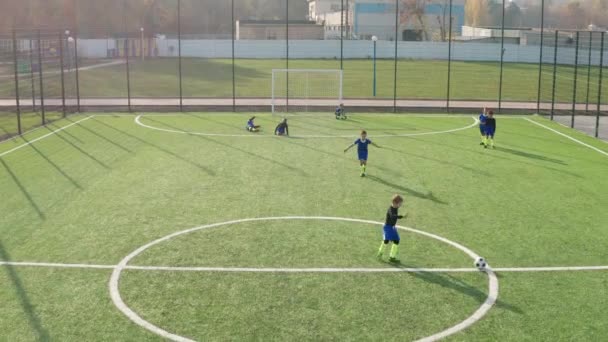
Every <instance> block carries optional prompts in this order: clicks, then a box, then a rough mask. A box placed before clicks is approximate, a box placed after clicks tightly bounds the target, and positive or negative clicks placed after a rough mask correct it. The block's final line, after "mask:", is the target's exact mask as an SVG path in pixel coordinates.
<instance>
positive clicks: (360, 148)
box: [344, 131, 380, 177]
mask: <svg viewBox="0 0 608 342" xmlns="http://www.w3.org/2000/svg"><path fill="white" fill-rule="evenodd" d="M355 145H357V154H358V157H359V164H360V165H361V177H365V172H366V170H367V147H368V146H369V145H374V146H376V147H377V148H380V146H378V145H376V144H374V143H373V142H372V141H371V140H369V139H367V132H366V131H361V138H359V139H357V140H355V142H354V143H352V144H351V145H350V146H348V147H347V148H346V149H345V150H344V153H346V152H348V150H350V149H351V148H352V147H353V146H355Z"/></svg>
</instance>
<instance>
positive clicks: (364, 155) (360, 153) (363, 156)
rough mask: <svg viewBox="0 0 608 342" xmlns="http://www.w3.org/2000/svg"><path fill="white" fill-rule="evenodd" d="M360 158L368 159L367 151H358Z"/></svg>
mask: <svg viewBox="0 0 608 342" xmlns="http://www.w3.org/2000/svg"><path fill="white" fill-rule="evenodd" d="M358 155H359V160H367V151H358Z"/></svg>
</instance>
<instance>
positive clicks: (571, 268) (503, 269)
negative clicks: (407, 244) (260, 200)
mask: <svg viewBox="0 0 608 342" xmlns="http://www.w3.org/2000/svg"><path fill="white" fill-rule="evenodd" d="M0 266H13V267H46V268H79V269H114V268H116V267H117V266H118V265H96V264H64V263H49V262H27V261H24V262H20V261H0ZM124 269H125V270H138V271H168V272H235V273H239V272H241V273H398V272H411V273H471V272H479V270H478V269H476V268H412V267H384V268H382V267H377V268H366V267H341V268H337V267H316V268H285V267H274V268H273V267H265V268H258V267H197V266H134V265H127V266H125V267H124ZM492 271H494V272H499V273H506V272H508V273H512V272H576V271H608V266H548V267H498V268H492Z"/></svg>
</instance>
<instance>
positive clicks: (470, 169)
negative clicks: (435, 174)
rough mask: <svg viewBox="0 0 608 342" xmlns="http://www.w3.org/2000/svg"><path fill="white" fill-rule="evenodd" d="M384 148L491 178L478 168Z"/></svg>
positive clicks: (386, 148)
mask: <svg viewBox="0 0 608 342" xmlns="http://www.w3.org/2000/svg"><path fill="white" fill-rule="evenodd" d="M382 148H383V149H385V150H389V151H393V152H397V153H401V154H404V155H406V156H412V157H414V158H420V159H425V160H430V161H434V162H437V163H440V164H444V165H450V166H455V167H458V168H461V169H463V170H466V171H469V172H471V173H473V174H476V175H480V174H481V175H484V176H490V173H489V172H487V171H484V170H481V169H476V168H473V167H469V166H465V165H460V164H456V163H453V162H449V161H447V160H442V159H435V158H431V157H429V156H425V155H419V154H415V153H412V152H410V151H407V152H405V151H401V150H397V149H394V148H391V147H387V146H382Z"/></svg>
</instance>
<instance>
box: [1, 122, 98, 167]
mask: <svg viewBox="0 0 608 342" xmlns="http://www.w3.org/2000/svg"><path fill="white" fill-rule="evenodd" d="M92 117H94V115H93V116H87V117H86V118H84V119H80V120H78V121H76V122H73V123H71V124H69V125H67V126H64V127H61V128H59V129H56V130H54V131H51V133H48V134H45V135H43V136H41V137H38V138H36V139H34V140H31V141H28V142H27V143H25V144H22V145H19V146H17V147H15V148H13V149H10V150H8V151H6V152H2V153H0V157H4V156H5V155H7V154H9V153H12V152H15V151H17V150H19V149H22V148H24V147H26V146H29V145H30V144H33V143H35V142H36V141H40V140H42V139H44V138H47V137H50V136H51V135H53V134H55V133H57V132H60V131H63V130H64V129H66V128H69V127H72V126H74V125H77V124H79V123H81V122H83V121H85V120H88V119H90V118H92Z"/></svg>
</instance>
